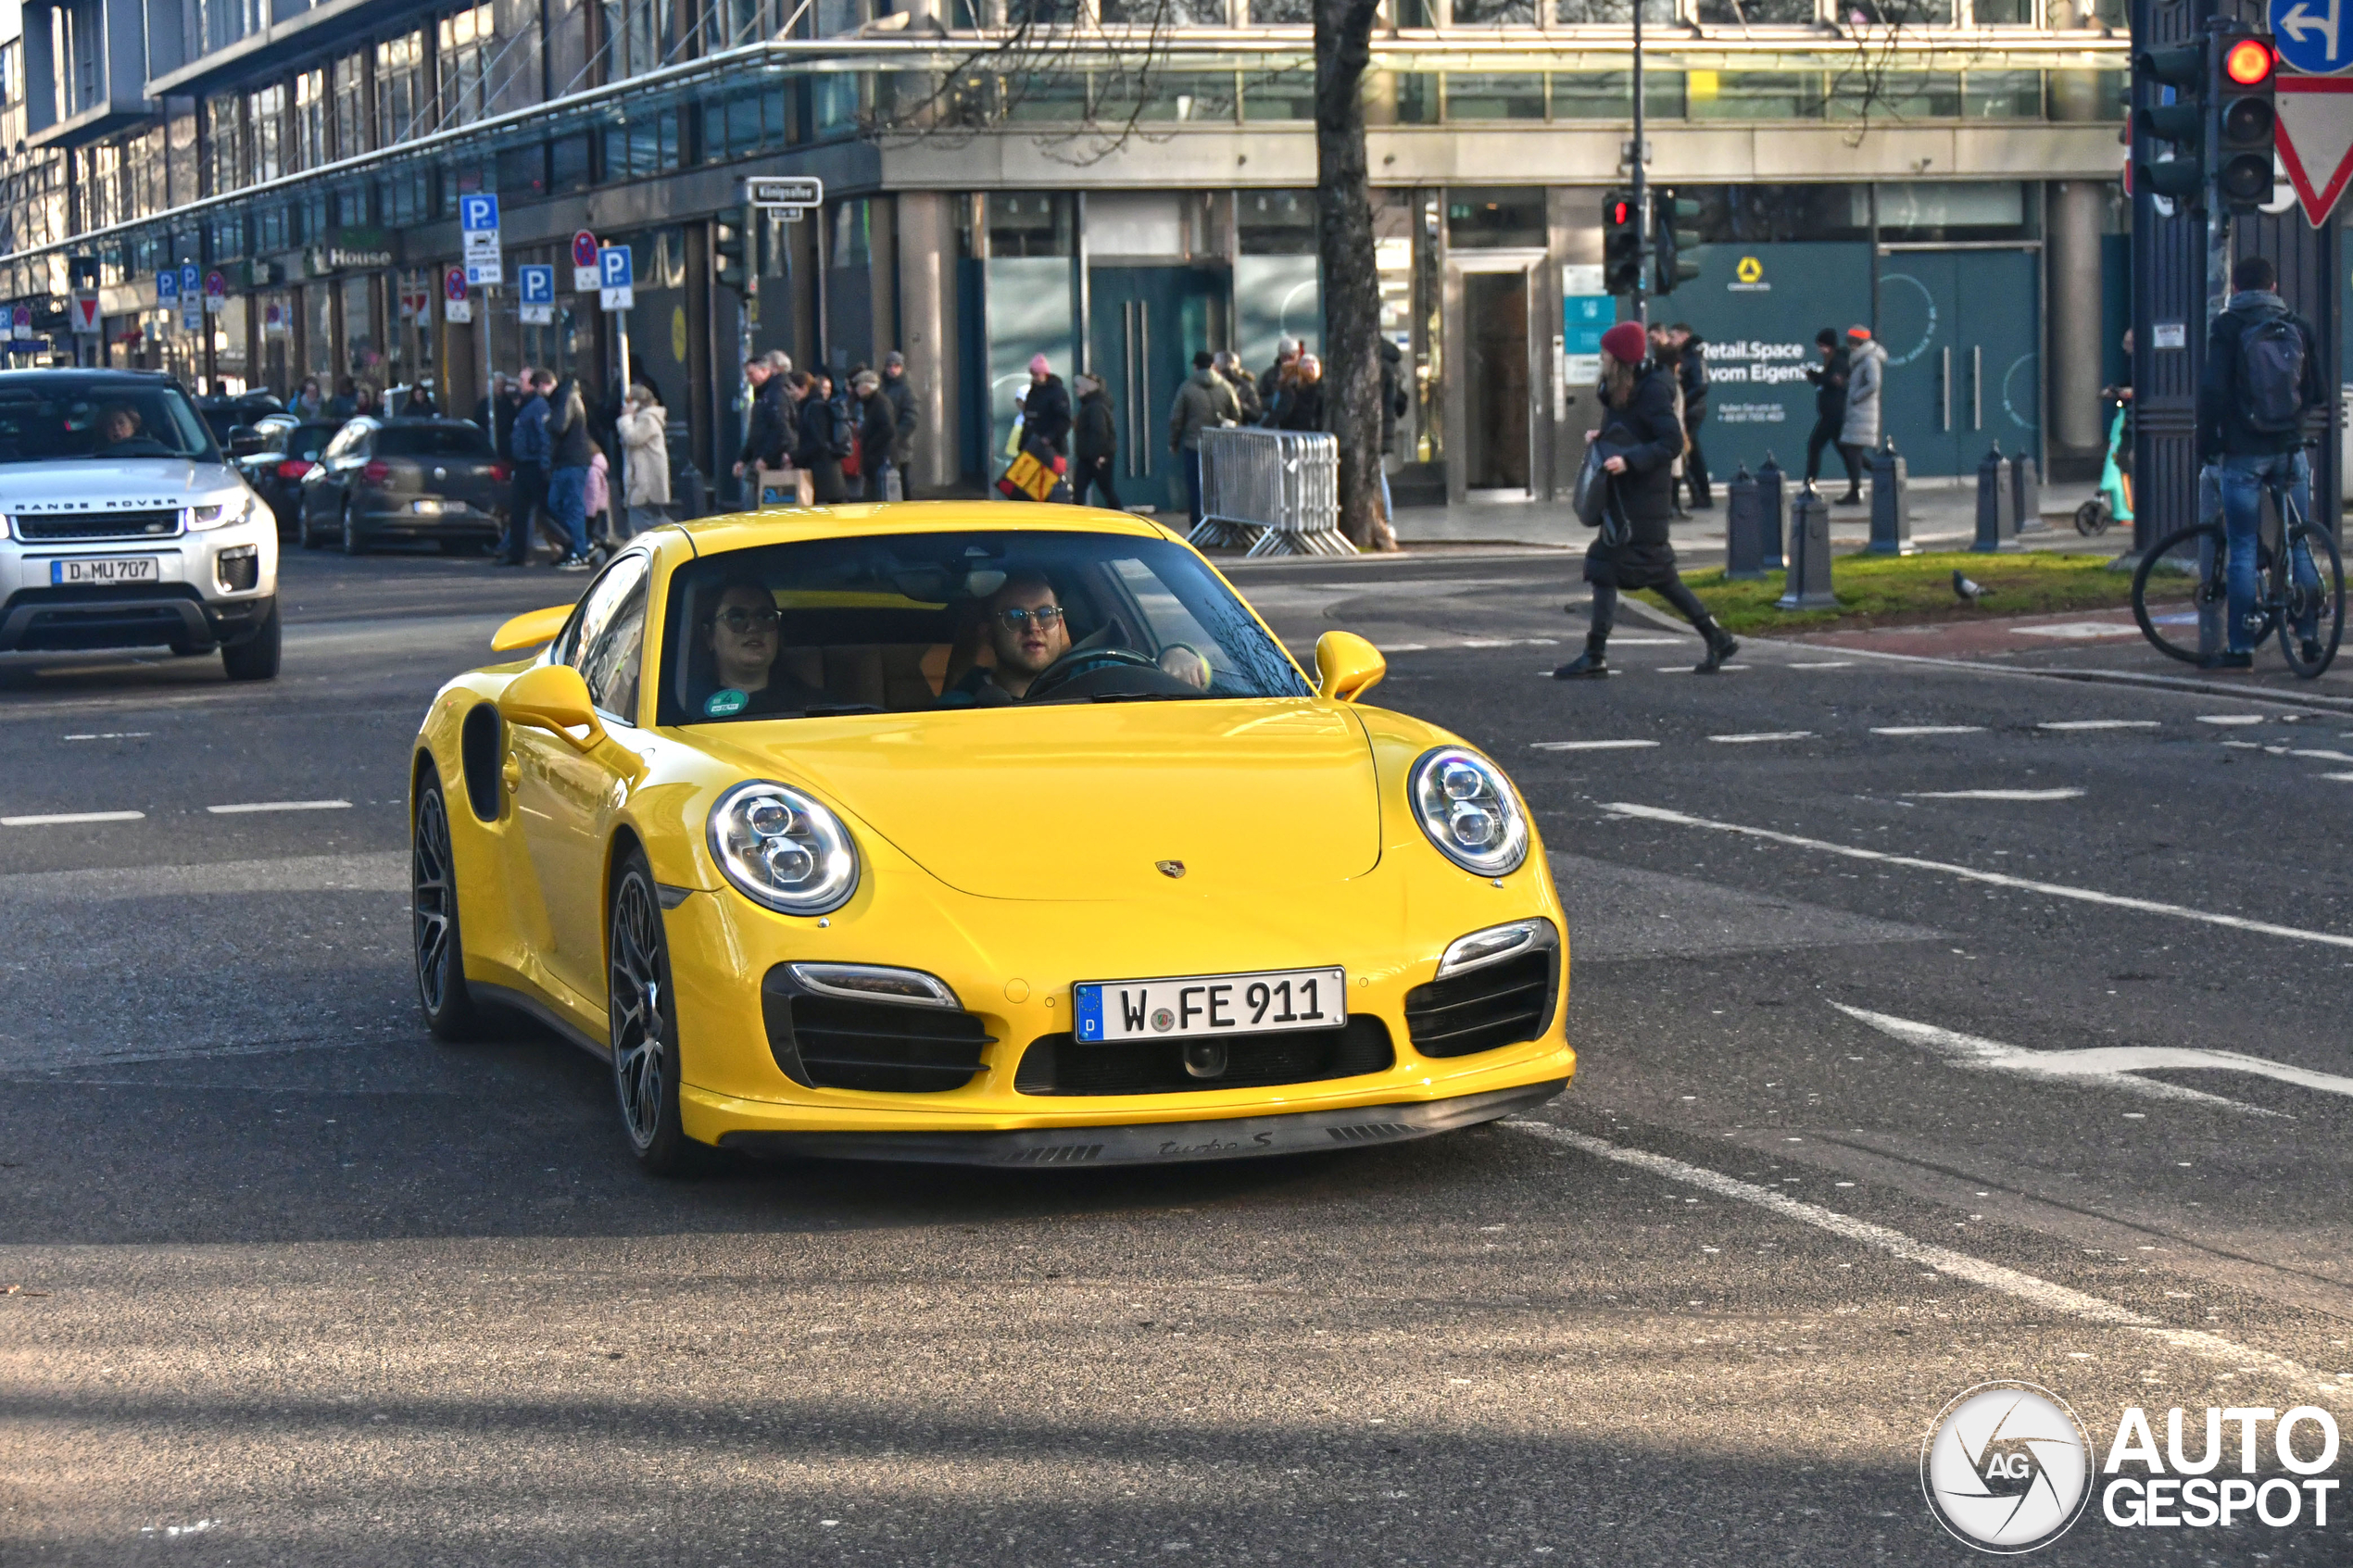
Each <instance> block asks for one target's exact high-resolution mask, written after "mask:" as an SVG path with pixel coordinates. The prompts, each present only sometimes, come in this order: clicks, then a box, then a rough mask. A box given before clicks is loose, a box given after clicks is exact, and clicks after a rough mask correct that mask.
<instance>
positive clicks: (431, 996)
mask: <svg viewBox="0 0 2353 1568" xmlns="http://www.w3.org/2000/svg"><path fill="white" fill-rule="evenodd" d="M409 909H410V911H411V914H410V931H411V934H412V935H411V947H412V949H413V951H414V953H415V957H416V960H417V1001H418V1003H419V1005H421V1006H422V1008H423V1009H424V1012H425V1027H426V1028H428V1029H430V1030H432V1031H433V1032H434V1036H435V1037H436V1038H438V1039H443V1040H471V1039H474V1038H476V1037H477V1036H478V1035H480V1034H481V1030H482V1009H481V1008H480V1006H479V1005H478V1004H476V1002H475V1001H474V998H473V992H472V990H471V989H469V988H468V987H467V985H466V948H465V940H464V936H463V934H462V933H461V932H460V931H459V925H458V872H457V862H456V861H455V859H453V858H452V857H451V855H450V850H449V810H448V808H447V805H446V804H445V803H444V802H443V800H442V796H441V781H440V780H438V779H434V780H430V781H429V782H428V783H427V784H425V787H424V790H423V792H422V794H420V795H419V796H418V797H417V820H416V822H415V823H414V825H413V826H412V828H411V830H410V834H409Z"/></svg>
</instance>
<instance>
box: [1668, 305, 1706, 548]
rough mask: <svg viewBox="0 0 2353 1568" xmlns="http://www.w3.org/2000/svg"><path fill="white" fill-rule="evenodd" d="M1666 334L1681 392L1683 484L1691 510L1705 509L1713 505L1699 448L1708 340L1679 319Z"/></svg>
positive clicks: (1704, 402) (1703, 457) (1704, 399)
mask: <svg viewBox="0 0 2353 1568" xmlns="http://www.w3.org/2000/svg"><path fill="white" fill-rule="evenodd" d="M1667 341H1668V342H1670V343H1672V344H1673V345H1675V384H1676V386H1677V387H1678V388H1679V389H1680V391H1681V392H1682V394H1683V484H1684V487H1685V488H1686V489H1688V490H1689V491H1690V492H1691V495H1692V510H1693V511H1701V512H1704V511H1706V510H1708V509H1710V508H1713V507H1714V506H1715V505H1716V497H1715V495H1713V494H1711V493H1710V491H1709V489H1708V484H1707V458H1706V457H1705V455H1704V454H1702V453H1701V451H1700V449H1699V427H1700V426H1701V425H1702V424H1703V423H1705V421H1706V420H1707V343H1706V340H1705V339H1704V338H1702V337H1701V336H1700V335H1699V334H1698V333H1697V332H1693V331H1692V329H1691V328H1690V327H1689V326H1687V325H1685V324H1684V323H1683V322H1680V321H1678V322H1676V323H1675V324H1674V325H1673V326H1671V327H1669V328H1667Z"/></svg>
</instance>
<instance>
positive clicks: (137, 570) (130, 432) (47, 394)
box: [0, 370, 279, 681]
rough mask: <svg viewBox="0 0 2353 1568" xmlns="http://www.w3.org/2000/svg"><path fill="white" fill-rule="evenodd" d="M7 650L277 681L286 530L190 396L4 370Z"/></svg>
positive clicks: (135, 381)
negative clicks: (203, 662) (136, 658)
mask: <svg viewBox="0 0 2353 1568" xmlns="http://www.w3.org/2000/svg"><path fill="white" fill-rule="evenodd" d="M0 518H5V519H6V525H7V537H6V539H5V540H0V595H5V597H0V653H7V652H15V651H19V650H21V651H59V650H69V649H80V648H123V647H169V648H170V649H171V650H172V651H173V652H175V653H183V654H197V653H208V652H211V651H212V650H213V649H215V648H218V649H219V650H220V662H221V664H222V665H223V667H225V668H226V670H227V671H228V674H229V678H230V679H231V680H233V681H266V680H268V679H270V678H271V676H273V675H275V674H277V673H278V646H279V631H278V530H277V525H276V522H275V521H274V520H273V519H272V518H271V512H270V508H269V506H268V504H267V503H265V502H264V501H263V500H262V499H261V497H260V496H258V495H255V494H254V492H253V489H252V487H251V486H250V485H248V484H246V483H245V479H244V477H243V476H242V475H240V474H239V473H238V472H237V470H236V469H235V468H234V467H233V465H232V464H231V463H230V462H229V461H228V460H227V459H226V458H223V457H222V455H221V453H220V448H219V447H218V446H216V445H214V444H213V439H212V433H211V432H210V431H209V430H208V429H207V428H206V426H205V422H204V420H203V419H202V418H201V417H200V416H199V415H198V414H197V413H196V409H195V405H194V404H193V403H191V402H190V401H189V399H188V395H187V394H186V393H184V392H182V390H181V389H180V387H179V385H178V384H177V383H174V382H173V381H172V380H171V379H170V377H168V376H165V375H161V374H157V373H155V372H150V371H140V370H6V371H0Z"/></svg>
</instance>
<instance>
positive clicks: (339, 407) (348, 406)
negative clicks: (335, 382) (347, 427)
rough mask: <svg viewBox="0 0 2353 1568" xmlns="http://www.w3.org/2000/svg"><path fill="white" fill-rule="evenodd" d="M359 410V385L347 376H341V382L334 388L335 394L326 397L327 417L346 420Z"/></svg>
mask: <svg viewBox="0 0 2353 1568" xmlns="http://www.w3.org/2000/svg"><path fill="white" fill-rule="evenodd" d="M358 412H359V386H358V385H357V384H356V383H354V382H353V381H352V379H351V378H350V377H349V376H346V377H344V378H343V383H342V384H341V385H339V386H337V387H336V388H335V395H333V397H330V398H328V399H327V418H329V419H331V420H347V419H349V418H351V417H352V416H353V415H354V414H357V413H358Z"/></svg>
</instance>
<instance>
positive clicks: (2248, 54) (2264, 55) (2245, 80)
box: [2222, 38, 2272, 87]
mask: <svg viewBox="0 0 2353 1568" xmlns="http://www.w3.org/2000/svg"><path fill="white" fill-rule="evenodd" d="M2271 65H2272V60H2271V45H2270V44H2266V43H2264V42H2263V41H2262V40H2261V39H2259V38H2242V39H2240V40H2239V41H2238V42H2237V43H2235V44H2232V45H2231V47H2230V50H2229V52H2228V53H2226V54H2225V55H2223V56H2222V74H2223V75H2224V76H2226V77H2228V78H2229V79H2230V80H2231V81H2232V82H2234V83H2236V84H2237V85H2238V86H2241V87H2260V86H2261V85H2263V83H2264V82H2266V81H2268V80H2269V79H2270V78H2271Z"/></svg>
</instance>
